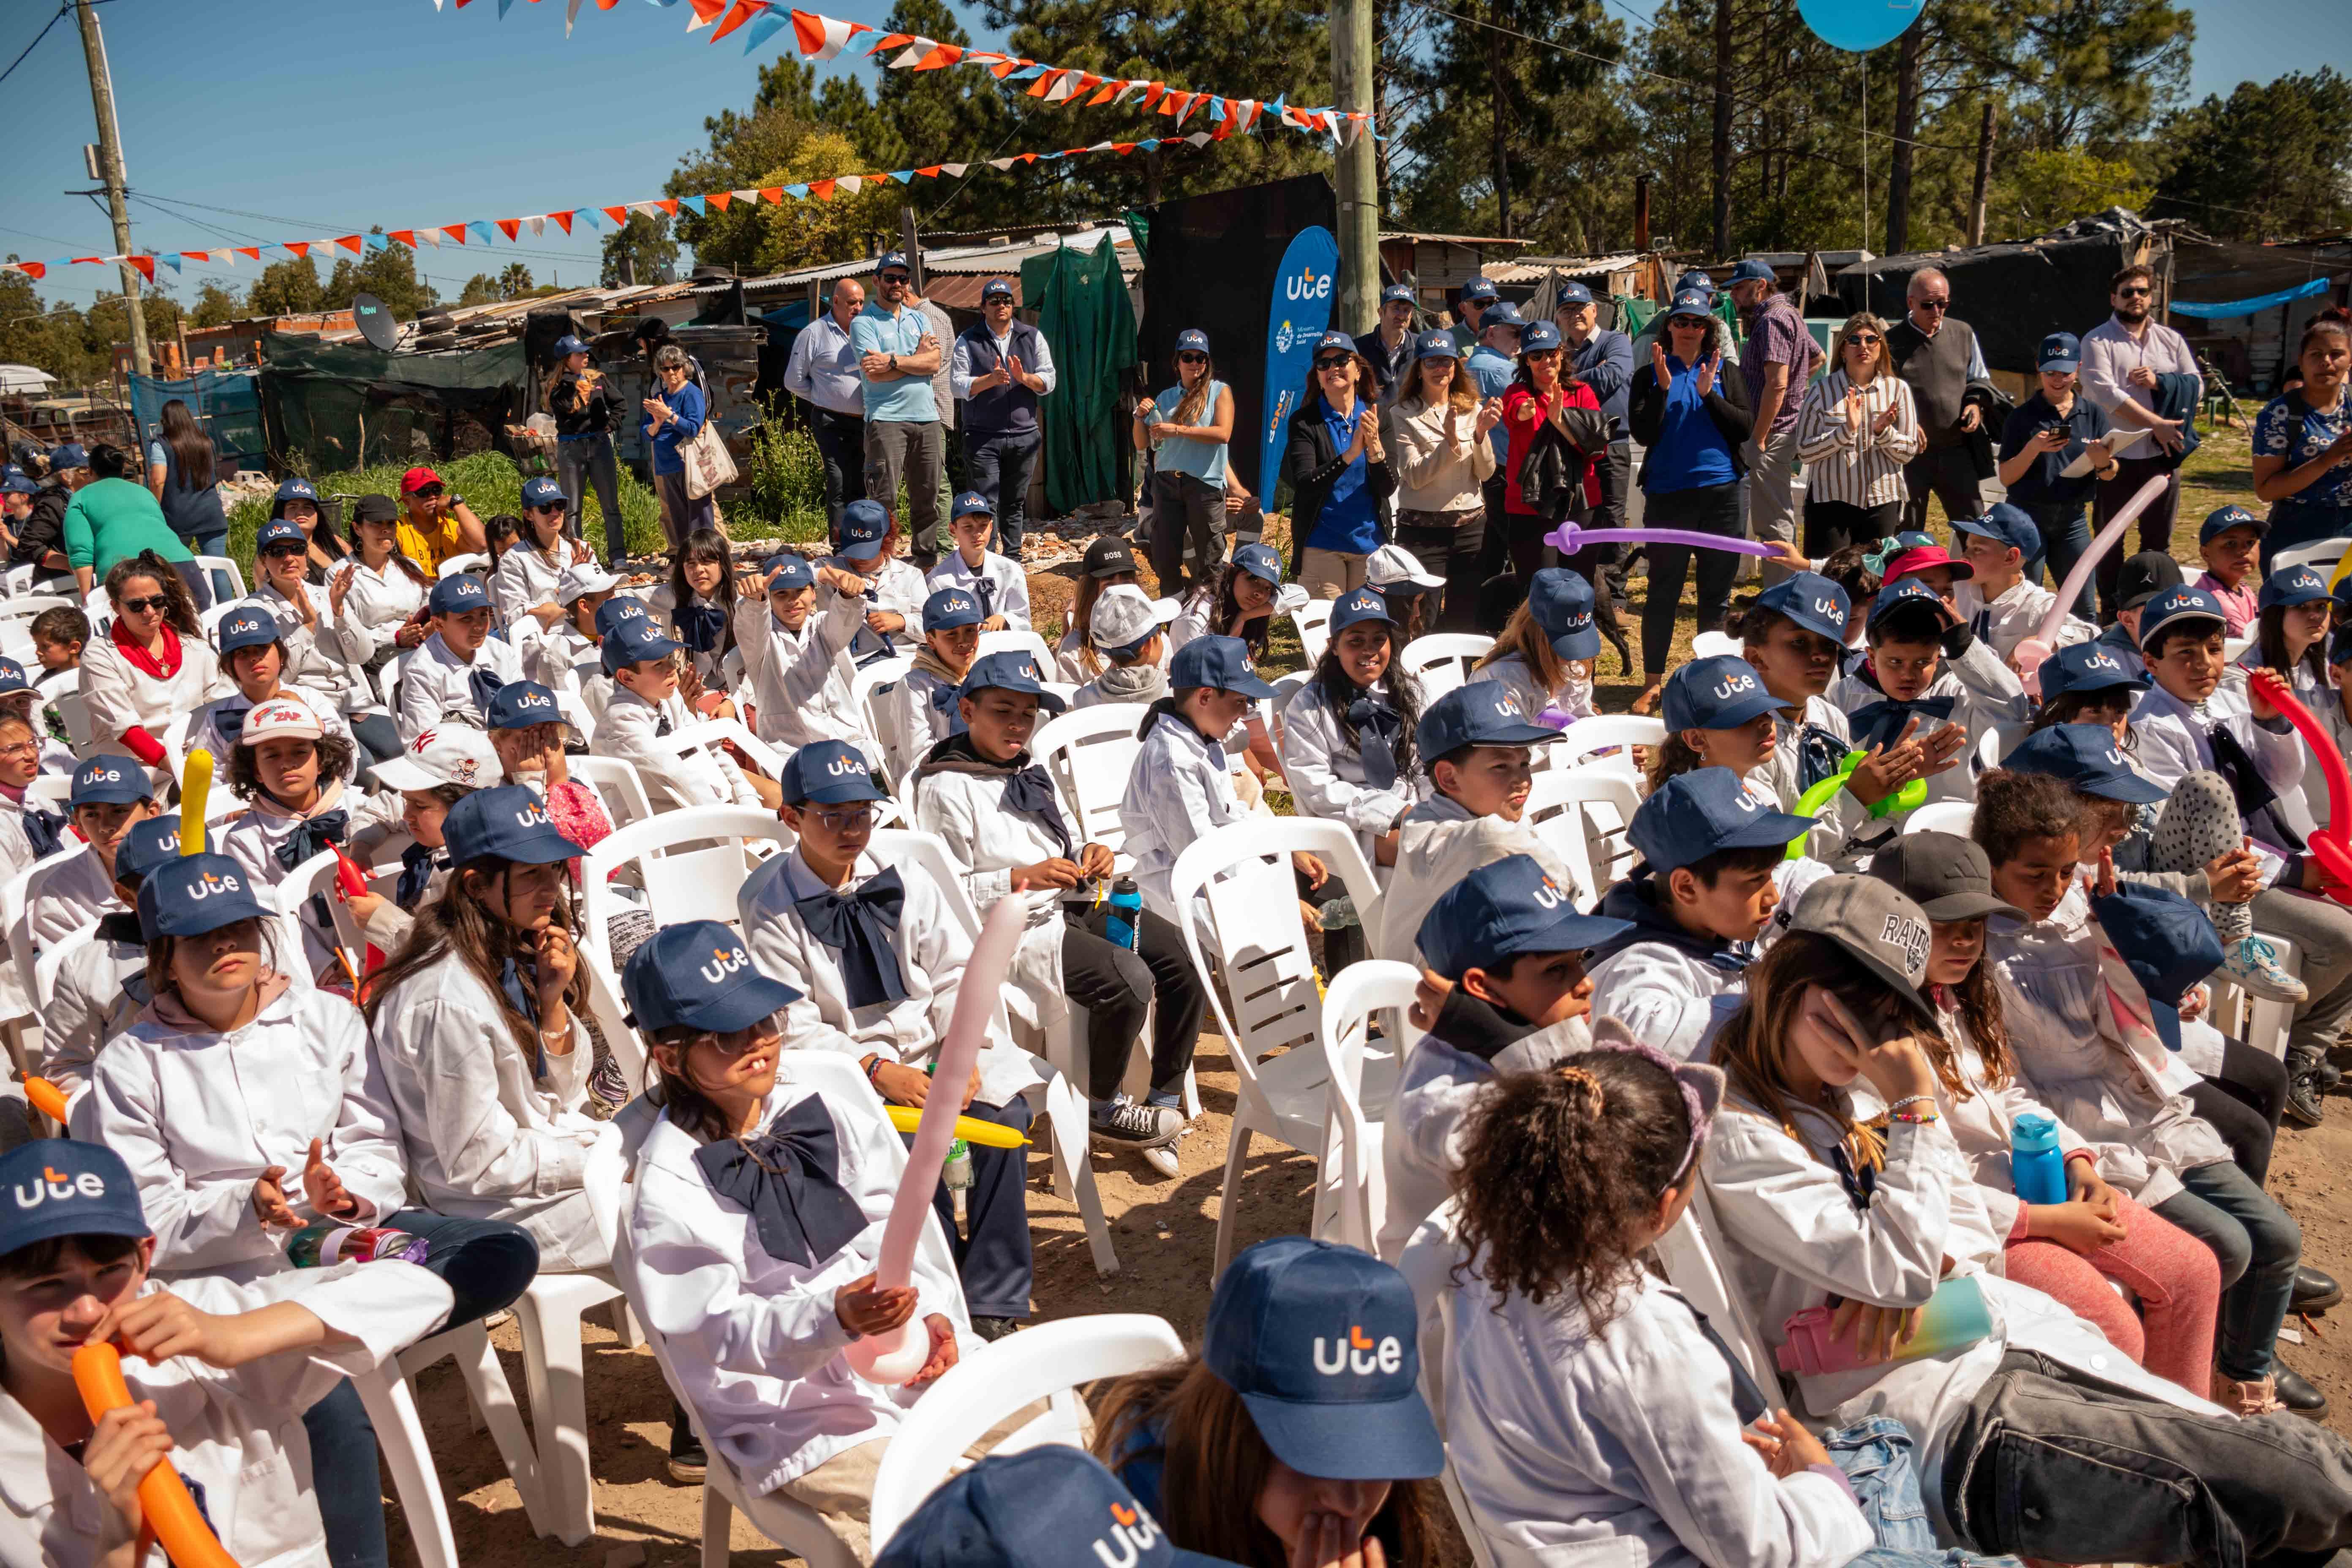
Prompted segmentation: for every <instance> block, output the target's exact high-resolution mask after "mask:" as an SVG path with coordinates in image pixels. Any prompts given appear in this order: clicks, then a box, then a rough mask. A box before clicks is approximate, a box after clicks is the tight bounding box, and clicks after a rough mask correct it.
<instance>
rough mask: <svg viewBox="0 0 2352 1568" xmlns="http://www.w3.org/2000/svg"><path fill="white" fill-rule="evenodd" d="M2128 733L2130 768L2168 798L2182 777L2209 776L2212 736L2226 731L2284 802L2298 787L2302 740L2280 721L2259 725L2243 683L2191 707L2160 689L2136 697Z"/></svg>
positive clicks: (2227, 682) (2225, 683)
mask: <svg viewBox="0 0 2352 1568" xmlns="http://www.w3.org/2000/svg"><path fill="white" fill-rule="evenodd" d="M2130 722H2131V730H2132V733H2133V734H2134V735H2135V736H2137V738H2138V741H2139V745H2138V747H2137V750H2136V751H2135V752H2133V753H2132V766H2133V767H2134V769H2136V770H2137V772H2138V773H2140V775H2141V776H2142V777H2144V778H2147V779H2148V780H2149V781H2151V782H2152V783H2155V784H2159V785H2161V786H2162V787H2163V788H2164V789H2165V791H2166V792H2167V793H2170V792H2171V791H2172V790H2175V789H2178V788H2179V785H2180V780H2181V778H2182V776H2183V775H2184V774H2188V773H2196V772H2199V771H2200V770H2202V771H2204V772H2207V773H2210V772H2212V771H2213V731H2215V730H2217V729H2219V730H2227V731H2230V733H2231V735H2232V736H2233V737H2235V738H2236V740H2237V742H2238V744H2239V745H2241V746H2242V747H2244V748H2245V750H2246V752H2247V754H2248V755H2250V756H2252V758H2253V759H2254V766H2255V767H2256V768H2258V769H2260V770H2261V772H2262V775H2263V783H2265V784H2269V785H2270V786H2271V788H2272V789H2273V790H2275V791H2277V792H2278V793H2279V795H2282V796H2284V795H2285V794H2286V793H2287V791H2289V790H2291V789H2293V788H2294V787H2295V786H2296V785H2298V784H2301V783H2302V782H2303V772H2304V745H2303V737H2302V736H2301V735H2300V734H2298V733H2296V731H2295V729H2294V726H2293V725H2292V724H2289V723H2288V722H2287V721H2285V720H2284V719H2278V720H2274V721H2270V722H2268V723H2264V722H2263V721H2258V720H2256V719H2255V717H2254V712H2253V708H2252V702H2251V700H2250V699H2249V695H2248V692H2247V689H2246V686H2245V683H2244V682H2242V681H2232V680H2231V679H2227V678H2226V677H2225V678H2224V679H2222V681H2221V684H2220V685H2219V686H2216V687H2215V688H2214V689H2213V695H2212V696H2210V697H2209V698H2207V699H2206V700H2204V701H2203V702H2202V703H2201V704H2199V705H2197V706H2195V707H2191V706H2190V705H2189V704H2188V703H2186V702H2183V701H2182V700H2180V699H2179V698H2178V697H2175V696H2174V695H2173V694H2172V693H2171V692H2169V691H2167V690H2166V689H2164V688H2163V687H2161V686H2151V687H2149V688H2148V689H2147V690H2146V691H2143V692H2141V693H2140V698H2139V701H2138V702H2137V703H2136V704H2135V705H2134V706H2133V708H2132V713H2131V721H2130Z"/></svg>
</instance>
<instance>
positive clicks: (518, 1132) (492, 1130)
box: [375, 952, 611, 1273]
mask: <svg viewBox="0 0 2352 1568" xmlns="http://www.w3.org/2000/svg"><path fill="white" fill-rule="evenodd" d="M375 1026H376V1056H377V1058H378V1059H379V1060H380V1061H381V1062H382V1064H383V1082H384V1088H385V1089H386V1091H387V1092H388V1093H389V1094H390V1096H391V1099H392V1104H393V1108H394V1111H395V1112H396V1113H397V1121H398V1123H399V1128H400V1141H401V1146H402V1149H403V1151H404V1152H405V1153H406V1155H407V1158H408V1170H409V1174H410V1178H411V1180H412V1181H413V1182H414V1183H415V1188H416V1192H417V1195H418V1197H419V1199H420V1200H421V1201H422V1202H423V1203H424V1205H425V1207H427V1208H430V1209H432V1210H433V1211H434V1212H435V1213H436V1214H445V1215H454V1216H457V1217H459V1218H463V1219H502V1220H508V1221H510V1222H511V1223H513V1224H515V1225H519V1226H522V1228H523V1229H525V1230H527V1231H529V1232H530V1235H531V1239H533V1240H534V1241H536V1242H538V1243H539V1266H540V1267H541V1268H543V1269H545V1270H547V1271H548V1272H550V1273H563V1272H567V1271H570V1270H574V1269H582V1268H601V1267H603V1266H604V1264H605V1263H607V1262H609V1261H611V1258H610V1254H609V1253H608V1251H607V1249H606V1247H605V1246H604V1239H603V1238H602V1237H600V1236H599V1235H598V1234H597V1230H596V1225H595V1221H594V1219H593V1217H592V1216H591V1215H590V1214H589V1211H588V1196H587V1194H586V1193H584V1192H583V1191H582V1188H581V1184H582V1181H583V1177H584V1175H585V1173H586V1170H587V1161H588V1150H589V1148H590V1146H591V1145H593V1143H595V1142H596V1141H597V1139H598V1138H600V1137H601V1136H602V1135H603V1128H604V1124H603V1123H602V1122H600V1121H595V1120H593V1118H591V1117H590V1116H589V1115H588V1114H587V1112H586V1111H584V1110H582V1109H581V1108H582V1107H583V1105H585V1104H586V1103H587V1100H588V1074H589V1070H590V1068H592V1067H593V1065H594V1061H593V1058H594V1055H595V1053H594V1050H593V1047H591V1045H590V1043H589V1039H588V1030H587V1027H586V1026H585V1025H583V1023H582V1022H581V1020H580V1019H579V1018H578V1017H577V1016H574V1017H573V1018H572V1050H571V1051H570V1053H569V1054H567V1055H564V1056H560V1057H559V1056H550V1057H549V1058H547V1076H546V1077H545V1078H543V1079H534V1078H533V1077H532V1076H531V1071H532V1062H531V1058H530V1054H529V1053H528V1052H527V1051H526V1050H525V1049H524V1047H522V1046H520V1045H519V1044H517V1043H516V1040H515V1037H514V1035H513V1033H512V1031H510V1030H509V1028H508V1027H507V1022H506V1016H505V1012H504V1009H503V1008H502V1007H501V1005H499V999H498V998H497V997H495V996H494V995H493V994H492V993H491V991H490V989H489V987H488V986H487V985H485V984H482V982H481V981H480V980H478V979H477V978H476V977H475V974H474V972H473V971H472V969H470V968H468V967H467V964H466V962H465V960H463V959H462V958H459V957H458V956H457V954H456V953H454V952H452V953H449V954H446V956H444V957H443V958H442V960H441V961H440V962H439V963H436V964H434V965H433V966H432V967H430V968H428V969H425V970H423V971H420V972H419V973H415V974H412V975H410V976H409V977H408V978H407V979H405V980H404V981H402V982H401V983H400V984H398V985H395V986H394V987H393V988H392V990H391V991H389V992H387V993H385V994H384V996H383V1002H382V1004H381V1005H380V1008H379V1010H378V1011H377V1013H376V1016H375Z"/></svg>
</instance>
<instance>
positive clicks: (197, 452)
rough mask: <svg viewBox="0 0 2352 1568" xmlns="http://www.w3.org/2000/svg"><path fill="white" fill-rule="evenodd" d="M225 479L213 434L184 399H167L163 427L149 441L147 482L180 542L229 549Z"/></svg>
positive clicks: (210, 551)
mask: <svg viewBox="0 0 2352 1568" xmlns="http://www.w3.org/2000/svg"><path fill="white" fill-rule="evenodd" d="M220 479H221V474H220V471H219V462H218V459H217V458H215V455H214V452H213V438H212V437H210V436H207V435H205V429H204V426H201V425H199V424H197V423H196V418H195V416H194V415H193V414H191V413H189V412H188V405H186V404H185V403H184V402H182V401H181V400H180V399H179V398H176V397H173V398H170V399H167V400H166V401H165V402H164V404H163V421H162V430H161V433H160V435H159V436H158V437H157V439H155V440H152V441H150V442H148V443H147V488H148V489H150V490H152V491H153V492H154V495H155V499H156V500H157V501H159V502H161V503H162V505H163V521H165V522H167V523H169V524H171V525H172V531H173V533H176V534H178V535H179V536H180V542H181V543H183V544H184V545H186V546H187V547H188V548H189V550H191V551H192V552H194V553H196V554H198V555H226V554H227V553H228V513H227V512H226V510H224V509H223V508H222V506H221V499H220V491H219V490H218V489H215V486H217V485H218V484H219V482H220Z"/></svg>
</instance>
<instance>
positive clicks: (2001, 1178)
mask: <svg viewBox="0 0 2352 1568" xmlns="http://www.w3.org/2000/svg"><path fill="white" fill-rule="evenodd" d="M1979 962H1980V963H1981V962H1983V961H1982V960H1979ZM1943 989H1944V988H1943V987H1941V986H1938V987H1937V992H1938V993H1939V994H1938V996H1937V1004H1936V1016H1937V1018H1939V1019H1941V1020H1942V1022H1943V1026H1944V1038H1946V1039H1947V1040H1949V1041H1950V1042H1951V1043H1952V1066H1953V1068H1955V1069H1956V1070H1957V1071H1958V1074H1959V1079H1960V1084H1961V1087H1962V1088H1963V1089H1966V1090H1967V1093H1966V1095H1965V1096H1963V1095H1961V1094H1959V1093H1956V1092H1955V1091H1954V1090H1953V1089H1952V1088H1951V1086H1949V1085H1948V1084H1947V1083H1945V1081H1944V1078H1943V1075H1942V1074H1941V1073H1938V1074H1937V1075H1936V1109H1937V1110H1939V1111H1941V1112H1942V1113H1943V1117H1944V1125H1945V1126H1946V1127H1948V1128H1950V1129H1951V1131H1952V1142H1955V1143H1957V1144H1958V1145H1959V1150H1960V1153H1961V1155H1962V1157H1964V1158H1965V1159H1966V1160H1967V1161H1968V1163H1969V1170H1970V1171H1972V1172H1973V1173H1975V1175H1976V1182H1977V1198H1978V1201H1979V1202H1980V1203H1982V1204H1983V1205H1984V1207H1985V1215H1986V1216H1987V1217H1988V1218H1989V1219H1990V1221H1991V1222H1992V1231H1993V1234H1994V1235H1995V1236H1998V1237H2002V1238H2004V1239H2006V1238H2007V1237H2009V1236H2010V1235H2011V1233H2012V1232H2013V1231H2015V1230H2016V1228H2017V1211H2018V1210H2020V1209H2021V1208H2023V1207H2025V1206H2026V1205H2024V1203H2023V1202H2022V1201H2021V1199H2020V1198H2019V1197H2018V1195H2017V1177H2016V1174H2015V1173H2014V1172H2013V1171H2012V1170H2011V1166H2010V1156H2011V1148H2012V1146H2013V1145H2012V1144H2011V1136H2012V1134H2013V1133H2014V1131H2015V1130H2016V1125H2017V1119H2018V1118H2019V1117H2021V1116H2046V1117H2048V1118H2049V1119H2050V1120H2051V1121H2053V1122H2054V1123H2056V1125H2057V1129H2058V1157H2059V1158H2060V1159H2061V1160H2070V1159H2072V1158H2073V1157H2074V1152H2075V1151H2076V1150H2078V1149H2081V1150H2084V1151H2085V1152H2089V1147H2090V1146H2089V1145H2088V1144H2086V1143H2084V1142H2083V1136H2082V1134H2081V1133H2079V1132H2076V1131H2074V1129H2073V1128H2071V1127H2069V1126H2067V1125H2066V1120H2065V1118H2063V1117H2062V1116H2060V1115H2059V1114H2058V1113H2057V1112H2056V1111H2054V1110H2051V1109H2050V1108H2049V1107H2048V1106H2046V1105H2044V1104H2042V1101H2041V1100H2037V1099H2035V1098H2034V1095H2033V1090H2032V1087H2031V1086H2030V1085H2029V1084H2027V1082H2026V1081H2025V1079H2024V1078H2023V1076H2022V1075H2021V1074H2020V1073H2018V1072H2016V1071H2014V1070H2012V1071H2011V1073H2010V1074H2009V1076H2008V1077H2007V1078H2006V1079H2003V1080H2002V1081H2000V1082H1999V1083H1995V1082H1994V1081H1993V1080H1992V1075H1991V1074H1990V1072H1988V1071H1986V1070H1985V1060H1984V1056H1983V1054H1982V1053H1981V1052H1979V1050H1978V1049H1977V1047H1976V1042H1975V1041H1974V1040H1973V1039H1971V1038H1970V1037H1969V1026H1968V1020H1967V1019H1965V1018H1963V1017H1961V1016H1960V1014H1959V1010H1958V1008H1957V1007H1952V1006H1948V1005H1945V1004H1946V1003H1947V1002H1948V1001H1949V997H1948V996H1947V995H1943V994H1940V993H1942V992H1943ZM2093 1168H2094V1169H2096V1164H2095V1163H2094V1166H2093Z"/></svg>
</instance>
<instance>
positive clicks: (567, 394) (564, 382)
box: [547, 332, 629, 563]
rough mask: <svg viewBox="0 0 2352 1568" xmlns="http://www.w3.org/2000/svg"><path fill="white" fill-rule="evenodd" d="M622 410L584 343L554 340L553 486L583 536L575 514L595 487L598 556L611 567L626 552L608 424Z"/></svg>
mask: <svg viewBox="0 0 2352 1568" xmlns="http://www.w3.org/2000/svg"><path fill="white" fill-rule="evenodd" d="M624 406H625V405H624V403H623V400H622V397H621V394H620V389H619V388H617V387H615V386H614V384H612V383H611V382H610V381H608V380H606V379H605V377H604V374H603V373H602V372H600V371H598V370H596V369H595V368H594V367H593V365H591V364H590V363H589V354H588V345H587V344H586V343H584V342H581V341H580V340H579V339H578V338H576V337H573V336H572V334H571V333H569V332H566V333H564V334H563V336H562V337H560V338H558V339H556V340H555V374H553V375H551V376H550V377H548V380H547V411H548V413H549V414H551V415H552V416H554V417H555V475H556V483H558V484H560V485H562V487H563V499H564V504H565V507H566V509H567V510H569V511H570V512H571V514H572V518H573V519H574V520H575V521H576V523H577V524H578V526H579V527H580V528H581V529H582V530H583V531H584V530H585V529H586V527H587V519H586V518H585V517H584V516H583V515H582V511H581V509H582V507H583V506H584V505H586V503H587V496H588V488H589V487H590V486H591V485H593V486H594V487H595V489H596V509H597V510H599V511H601V512H603V513H604V555H605V558H606V559H607V560H609V561H613V562H615V563H617V562H619V561H620V560H622V559H623V558H624V557H625V556H626V555H627V554H628V552H629V546H628V540H627V538H626V533H625V529H624V527H623V525H622V522H621V470H620V466H619V465H618V464H617V463H616V462H614V458H613V422H614V420H615V419H616V418H618V417H620V416H621V414H622V411H623V408H624Z"/></svg>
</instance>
